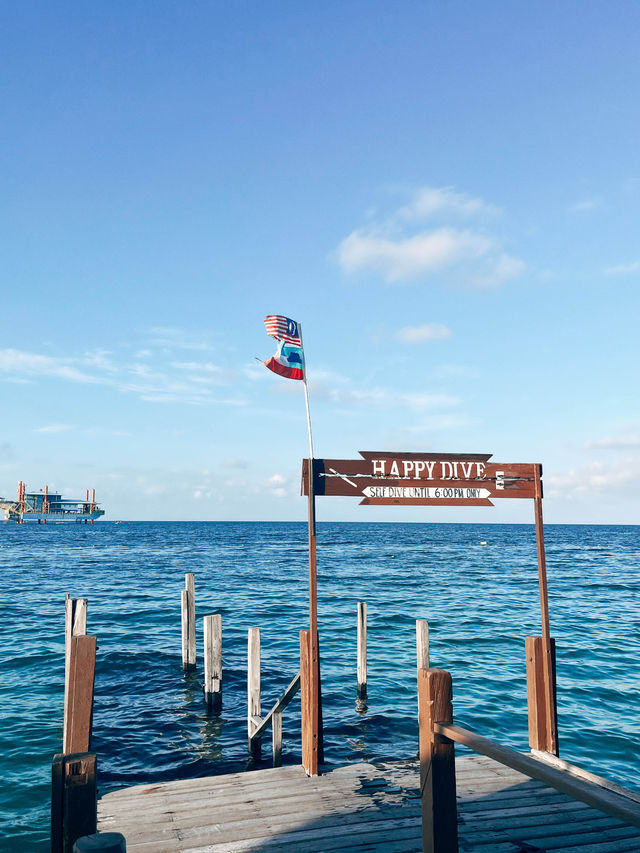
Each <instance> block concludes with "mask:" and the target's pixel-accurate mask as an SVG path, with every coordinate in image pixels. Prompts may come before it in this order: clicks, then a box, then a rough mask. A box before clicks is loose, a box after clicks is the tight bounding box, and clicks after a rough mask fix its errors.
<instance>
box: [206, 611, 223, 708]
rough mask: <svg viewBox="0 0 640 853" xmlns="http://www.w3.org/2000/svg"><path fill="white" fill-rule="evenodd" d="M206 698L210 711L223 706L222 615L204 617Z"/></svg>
mask: <svg viewBox="0 0 640 853" xmlns="http://www.w3.org/2000/svg"><path fill="white" fill-rule="evenodd" d="M204 699H205V702H206V703H207V707H208V709H209V710H210V711H216V712H217V711H220V709H221V707H222V616H221V615H220V614H219V613H210V614H209V615H208V616H205V617H204Z"/></svg>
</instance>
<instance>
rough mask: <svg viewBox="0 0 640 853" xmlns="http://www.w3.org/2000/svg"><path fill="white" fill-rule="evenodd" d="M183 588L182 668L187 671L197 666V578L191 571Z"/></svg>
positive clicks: (185, 579) (186, 576)
mask: <svg viewBox="0 0 640 853" xmlns="http://www.w3.org/2000/svg"><path fill="white" fill-rule="evenodd" d="M184 586H185V588H184V589H183V590H182V668H183V669H184V670H185V671H187V670H191V669H195V667H196V593H195V579H194V576H193V575H192V574H191V572H188V573H187V574H186V575H185V576H184Z"/></svg>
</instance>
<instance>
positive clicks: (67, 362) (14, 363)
mask: <svg viewBox="0 0 640 853" xmlns="http://www.w3.org/2000/svg"><path fill="white" fill-rule="evenodd" d="M74 361H76V360H74V359H68V358H55V357H52V356H48V355H39V354H38V353H33V352H24V351H22V350H16V349H3V350H0V371H1V372H2V373H6V374H14V375H15V374H17V375H18V378H20V377H22V378H24V377H25V376H26V377H31V376H55V377H57V378H58V379H66V380H68V381H69V382H88V383H96V382H102V381H103V380H102V379H101V378H100V377H97V376H95V375H92V374H91V373H89V372H87V371H85V370H80V369H78V367H76V366H74Z"/></svg>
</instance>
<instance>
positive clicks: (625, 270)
mask: <svg viewBox="0 0 640 853" xmlns="http://www.w3.org/2000/svg"><path fill="white" fill-rule="evenodd" d="M638 272H640V261H632V262H631V263H630V264H617V265H616V266H612V267H606V268H605V269H604V270H603V273H604V274H605V275H614V276H615V275H619V276H625V275H634V273H638Z"/></svg>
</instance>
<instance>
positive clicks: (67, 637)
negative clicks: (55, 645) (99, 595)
mask: <svg viewBox="0 0 640 853" xmlns="http://www.w3.org/2000/svg"><path fill="white" fill-rule="evenodd" d="M86 633H87V599H86V598H69V593H67V594H66V595H65V601H64V712H63V713H64V722H63V732H66V731H67V714H68V711H67V709H68V706H69V657H70V655H71V638H72V637H82V636H84V635H85V634H86Z"/></svg>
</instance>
